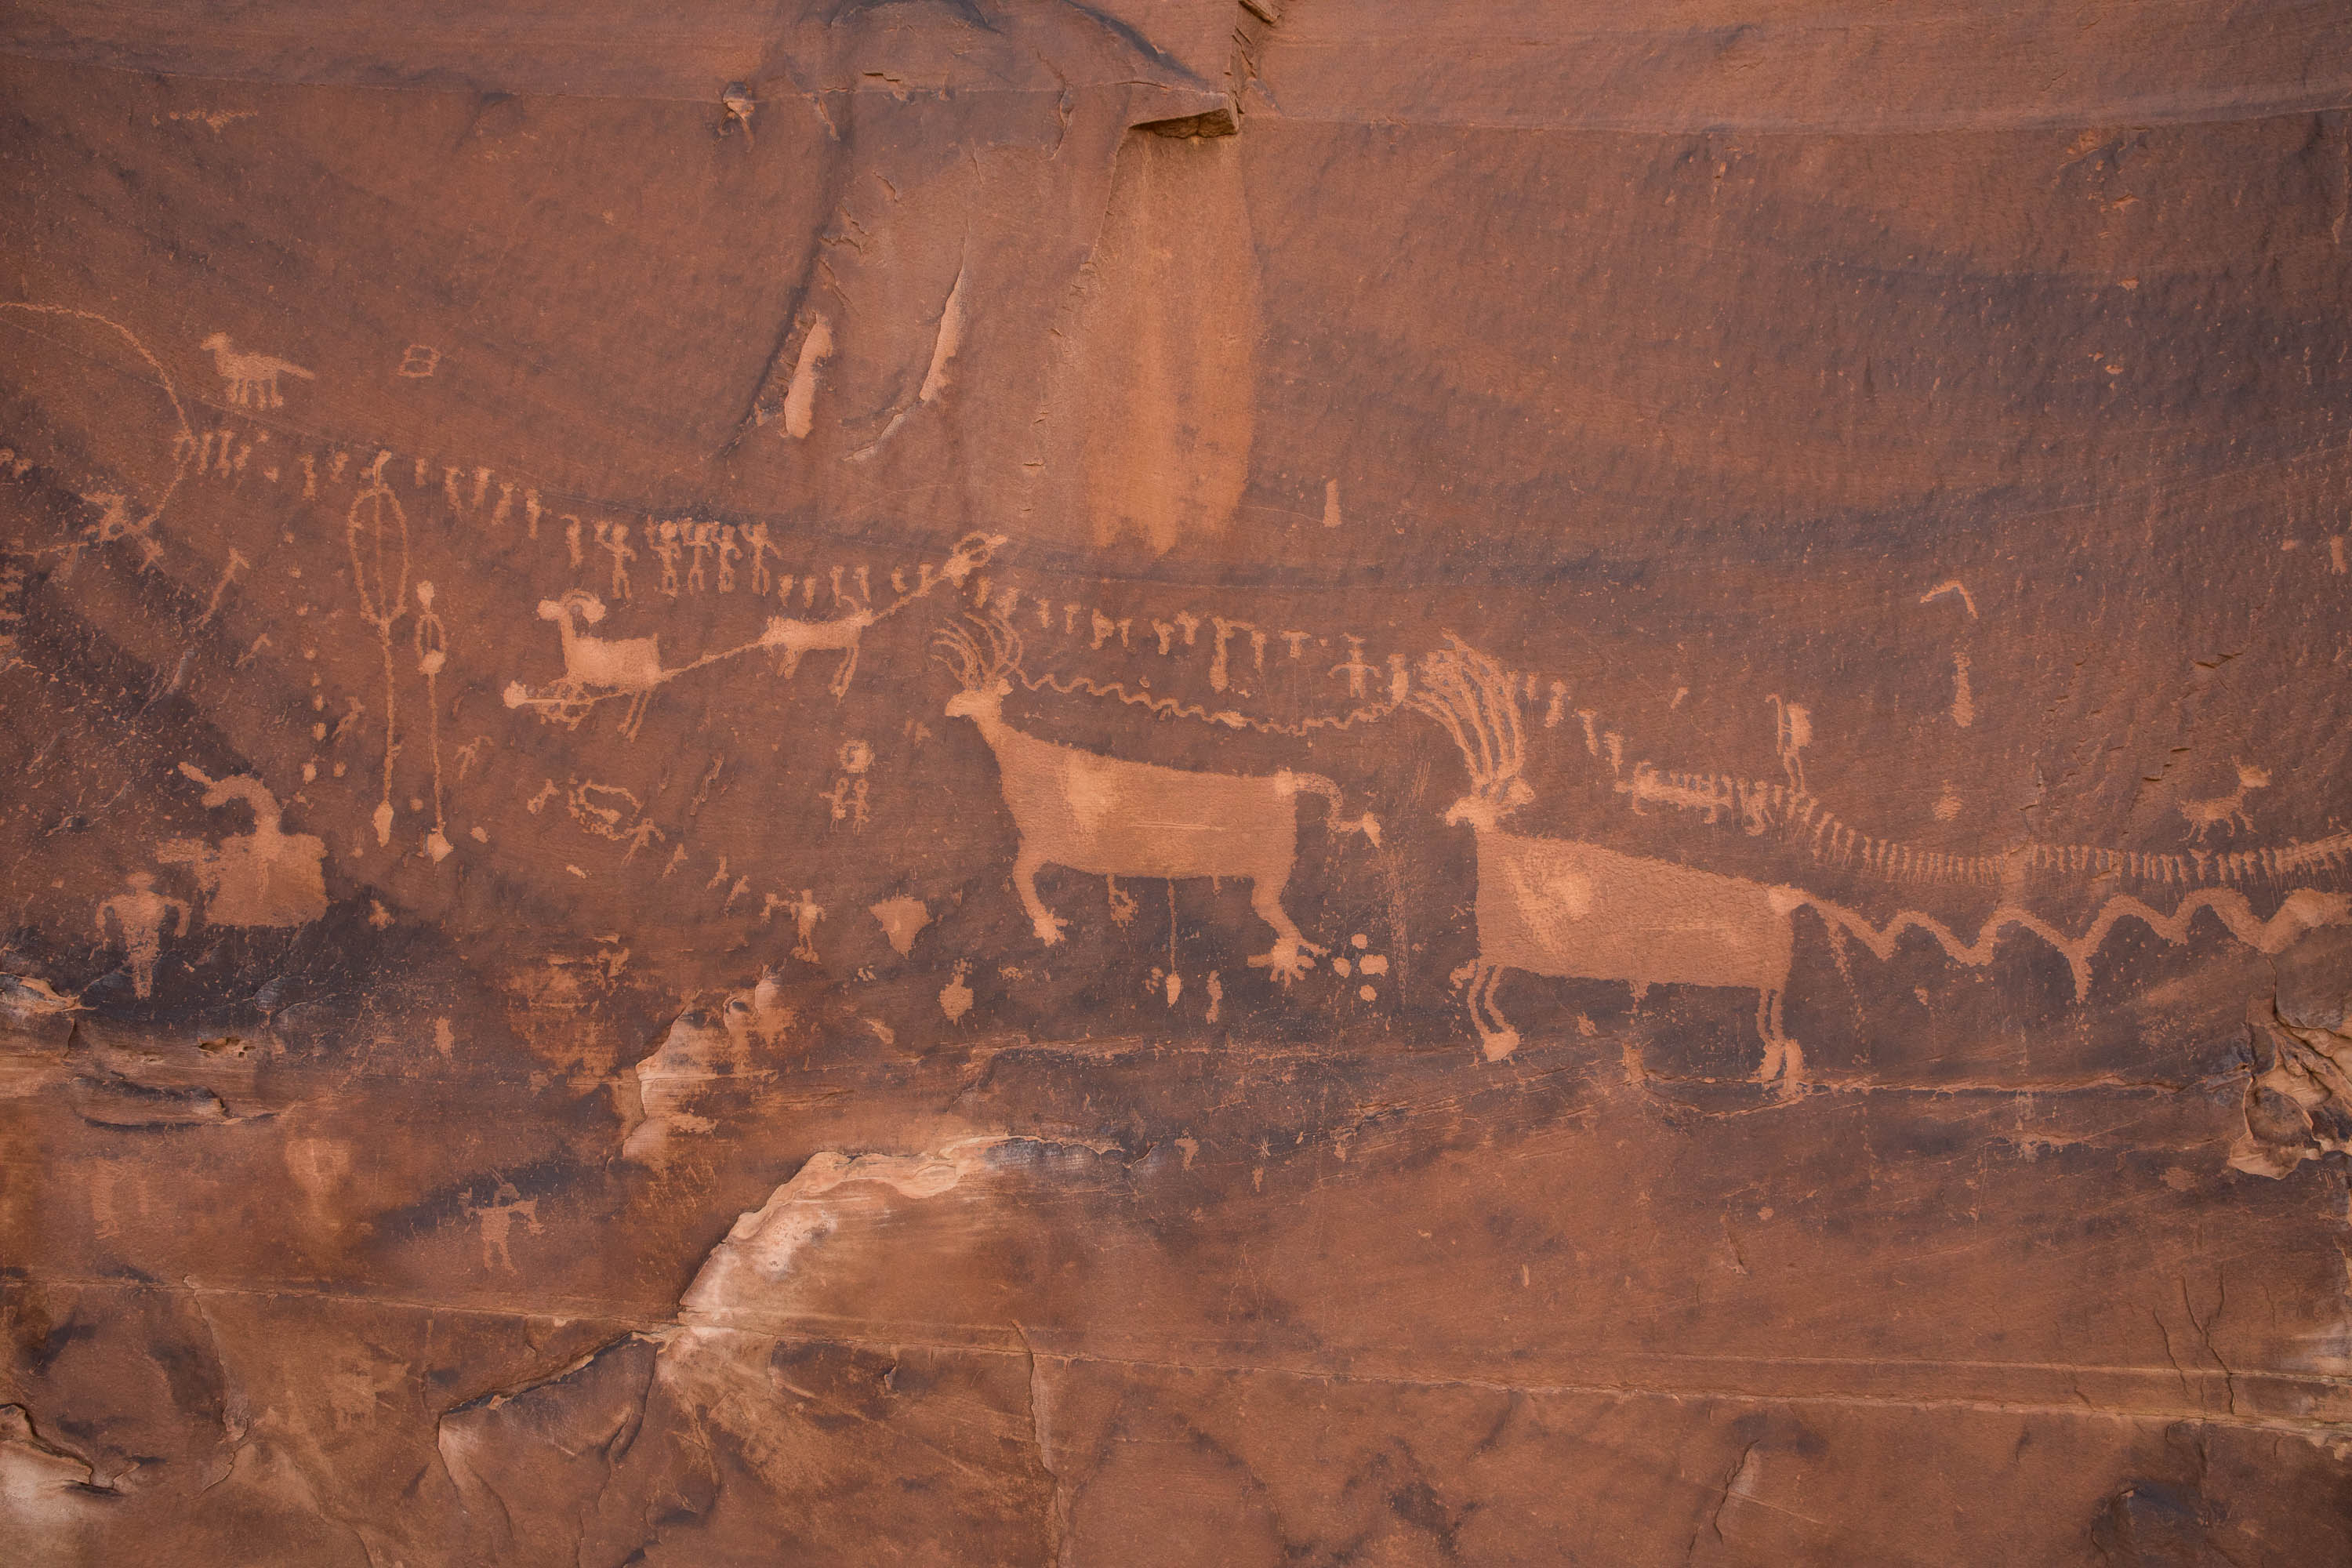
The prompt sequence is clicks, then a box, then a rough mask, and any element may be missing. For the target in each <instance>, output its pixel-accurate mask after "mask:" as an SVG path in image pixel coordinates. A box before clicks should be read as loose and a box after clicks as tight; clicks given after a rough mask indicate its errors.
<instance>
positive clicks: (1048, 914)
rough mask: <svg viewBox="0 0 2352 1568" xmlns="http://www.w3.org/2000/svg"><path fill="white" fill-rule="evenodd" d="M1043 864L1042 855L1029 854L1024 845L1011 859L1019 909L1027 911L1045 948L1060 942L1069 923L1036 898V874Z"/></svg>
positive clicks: (1014, 888)
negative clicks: (1063, 929) (1018, 897)
mask: <svg viewBox="0 0 2352 1568" xmlns="http://www.w3.org/2000/svg"><path fill="white" fill-rule="evenodd" d="M1044 865H1045V857H1044V856H1042V855H1034V854H1032V853H1030V851H1029V847H1028V846H1026V845H1024V846H1022V848H1021V852H1020V853H1019V854H1018V855H1016V856H1014V857H1013V891H1014V892H1016V893H1019V894H1020V895H1021V907H1022V908H1023V909H1025V910H1028V911H1029V920H1030V923H1031V924H1032V925H1034V926H1035V927H1036V930H1037V940H1038V941H1039V942H1044V943H1045V945H1046V946H1047V947H1051V946H1053V945H1054V944H1055V942H1059V941H1061V940H1062V928H1063V927H1064V926H1066V925H1068V924H1069V923H1070V922H1069V921H1066V920H1063V919H1061V918H1060V917H1059V916H1057V915H1055V913H1054V911H1053V910H1049V909H1047V908H1046V907H1045V900H1043V899H1041V898H1039V897H1038V896H1037V872H1038V869H1039V868H1041V867H1043V866H1044Z"/></svg>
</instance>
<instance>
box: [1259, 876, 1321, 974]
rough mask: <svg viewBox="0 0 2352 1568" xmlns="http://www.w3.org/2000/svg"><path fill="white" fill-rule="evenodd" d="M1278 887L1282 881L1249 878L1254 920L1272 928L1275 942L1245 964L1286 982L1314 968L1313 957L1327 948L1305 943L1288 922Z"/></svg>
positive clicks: (1281, 884)
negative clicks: (1258, 920)
mask: <svg viewBox="0 0 2352 1568" xmlns="http://www.w3.org/2000/svg"><path fill="white" fill-rule="evenodd" d="M1287 880H1288V879H1287V878H1285V879H1284V881H1287ZM1282 889H1283V882H1278V881H1276V880H1275V879H1272V878H1270V877H1253V878H1251V879H1250V908H1251V909H1253V910H1256V911H1257V918H1258V919H1260V920H1262V921H1265V923H1266V924H1268V925H1270V926H1272V927H1273V928H1274V934H1275V943H1274V945H1273V946H1272V947H1270V948H1268V949H1267V950H1266V951H1265V952H1261V953H1259V954H1258V955H1257V956H1256V957H1255V958H1253V959H1251V960H1250V961H1249V963H1250V967H1251V968H1253V969H1263V970H1265V971H1267V972H1268V973H1271V974H1272V975H1273V976H1274V978H1275V979H1276V980H1279V981H1281V982H1282V983H1283V984H1285V985H1287V984H1290V983H1291V982H1292V981H1294V980H1296V979H1297V978H1298V977H1299V976H1300V975H1302V974H1304V973H1307V971H1308V970H1309V969H1312V968H1314V967H1315V960H1316V959H1318V958H1320V957H1322V956H1323V954H1324V952H1327V951H1328V950H1327V949H1324V948H1320V947H1318V946H1316V945H1315V944H1314V943H1313V942H1308V941H1307V938H1306V935H1305V934H1304V933H1303V932H1301V931H1299V929H1298V927H1297V925H1295V924H1293V923H1292V922H1291V919H1290V914H1289V911H1287V910H1285V909H1284V908H1283V907H1282Z"/></svg>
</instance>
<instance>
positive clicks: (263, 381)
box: [200, 332, 315, 408]
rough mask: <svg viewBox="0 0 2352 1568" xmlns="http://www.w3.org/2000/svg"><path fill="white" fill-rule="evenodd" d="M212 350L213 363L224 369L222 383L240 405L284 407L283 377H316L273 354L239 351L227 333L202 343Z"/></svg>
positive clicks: (232, 399)
mask: <svg viewBox="0 0 2352 1568" xmlns="http://www.w3.org/2000/svg"><path fill="white" fill-rule="evenodd" d="M200 346H202V347H204V348H206V349H209V350H211V351H212V356H213V365H214V367H215V369H217V370H218V371H219V372H220V378H221V386H222V389H223V390H224V391H225V392H226V395H227V396H228V400H229V401H230V402H231V403H234V404H235V405H237V406H238V407H239V408H248V407H249V408H282V407H284V406H285V405H286V396H285V395H284V394H283V393H281V392H279V391H278V377H280V376H286V375H290V376H295V377H298V378H299V379H300V380H303V381H310V380H313V379H315V378H314V377H313V376H312V375H311V374H310V372H309V371H307V370H304V369H303V368H302V367H301V366H300V365H299V364H295V363H291V362H290V361H287V360H282V359H278V358H277V357H276V356H275V355H272V354H247V353H237V352H236V350H235V349H234V348H231V347H230V346H229V341H228V334H227V333H226V332H215V333H213V334H212V335H211V336H210V337H208V338H206V339H205V341H204V342H203V343H202V345H200Z"/></svg>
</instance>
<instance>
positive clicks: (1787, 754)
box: [1764, 691, 1813, 795]
mask: <svg viewBox="0 0 2352 1568" xmlns="http://www.w3.org/2000/svg"><path fill="white" fill-rule="evenodd" d="M1764 700H1765V701H1767V702H1769V703H1770V704H1771V705H1772V710H1773V723H1772V750H1773V751H1774V752H1777V753H1779V755H1780V771H1781V772H1782V773H1786V774H1788V776H1789V787H1790V789H1792V790H1794V791H1796V792H1797V793H1798V794H1799V795H1807V794H1810V793H1811V792H1810V791H1809V790H1807V789H1806V788H1805V759H1804V757H1803V756H1802V755H1801V753H1802V752H1803V751H1804V749H1805V747H1806V746H1807V745H1809V744H1811V742H1812V739H1813V716H1812V714H1811V711H1810V710H1807V709H1806V708H1805V707H1804V706H1803V705H1802V704H1801V703H1796V702H1783V701H1782V700H1780V693H1779V692H1777V691H1776V692H1774V693H1772V694H1771V695H1770V696H1769V697H1767V698H1765V699H1764Z"/></svg>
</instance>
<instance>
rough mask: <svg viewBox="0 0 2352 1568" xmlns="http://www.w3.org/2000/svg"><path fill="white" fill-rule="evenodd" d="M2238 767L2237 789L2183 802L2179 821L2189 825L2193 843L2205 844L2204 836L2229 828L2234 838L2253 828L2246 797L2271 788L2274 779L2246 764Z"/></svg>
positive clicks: (2261, 770) (2240, 764) (2239, 764)
mask: <svg viewBox="0 0 2352 1568" xmlns="http://www.w3.org/2000/svg"><path fill="white" fill-rule="evenodd" d="M2232 760H2233V761H2234V760H2235V759H2232ZM2237 767H2238V787H2237V788H2236V789H2233V790H2231V792H2230V793H2229V794H2227V795H2215V796H2213V797H2212V798H2211V799H2210V800H2184V801H2182V802H2181V803H2180V818H2181V820H2182V821H2184V822H2186V823H2187V824H2189V839H2190V841H2191V842H2193V843H2197V844H2202V843H2204V842H2205V836H2206V835H2207V834H2208V833H2210V832H2212V831H2213V829H2215V828H2217V827H2222V828H2227V829H2228V830H2229V831H2230V833H2231V835H2232V836H2234V835H2235V834H2236V833H2237V831H2238V829H2239V828H2240V827H2252V826H2253V825H2254V819H2253V818H2252V816H2248V815H2247V814H2246V796H2247V795H2248V794H2249V793H2250V792H2252V791H2253V790H2258V789H2261V788H2263V786H2264V785H2266V784H2269V783H2270V782H2271V775H2270V774H2269V773H2266V772H2265V771H2263V769H2261V768H2258V767H2254V766H2252V765H2251V764H2249V763H2238V764H2237Z"/></svg>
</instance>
